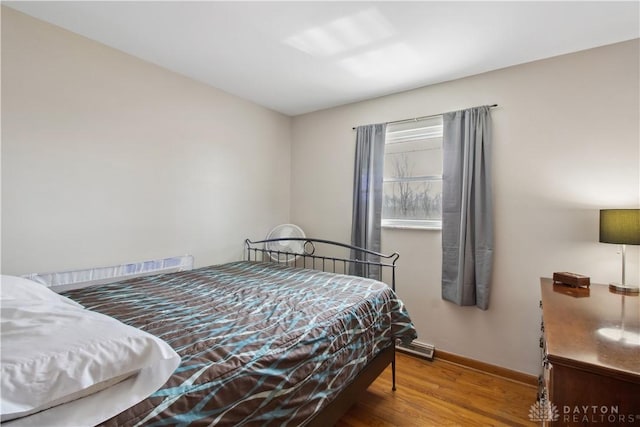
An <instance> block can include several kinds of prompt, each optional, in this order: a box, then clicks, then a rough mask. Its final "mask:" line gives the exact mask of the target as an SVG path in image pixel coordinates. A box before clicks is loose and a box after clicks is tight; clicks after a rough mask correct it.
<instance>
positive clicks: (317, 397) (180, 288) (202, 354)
mask: <svg viewBox="0 0 640 427" xmlns="http://www.w3.org/2000/svg"><path fill="white" fill-rule="evenodd" d="M64 295H66V296H68V297H70V298H72V299H73V300H76V301H78V302H79V303H81V304H83V305H84V306H85V307H87V308H89V309H91V310H95V311H98V312H101V313H104V314H107V315H109V316H112V317H115V318H116V319H118V320H120V321H122V322H123V323H125V324H129V325H132V326H135V327H137V328H140V329H142V330H144V331H146V332H149V333H151V334H153V335H155V336H157V337H159V338H161V339H163V340H164V341H166V342H167V343H168V344H169V345H170V346H171V347H173V349H174V350H175V351H176V352H177V353H178V354H179V355H180V356H181V363H180V366H179V367H178V369H177V370H176V371H175V373H174V375H173V376H172V377H171V378H170V379H169V381H168V382H167V383H166V384H165V385H164V386H163V387H161V388H160V389H159V390H158V391H157V392H155V393H154V394H152V395H151V396H150V397H149V398H147V399H146V400H144V401H142V402H140V403H139V404H137V405H135V406H133V407H131V408H129V409H128V410H126V411H124V412H122V413H120V414H119V415H117V416H115V417H114V418H112V419H110V420H108V421H107V422H105V423H104V425H106V426H138V425H145V426H161V425H187V424H189V425H194V426H196V425H218V426H254V425H256V426H257V425H261V426H262V425H273V426H286V425H291V426H299V425H304V424H305V423H307V422H308V421H309V420H310V419H311V418H313V416H314V415H315V414H316V413H317V412H318V411H320V410H321V409H322V408H324V407H325V406H326V405H327V404H328V403H330V402H331V401H332V400H333V399H334V398H335V396H336V395H337V394H338V393H339V392H340V390H342V388H343V387H345V386H346V385H347V384H348V383H349V382H350V381H351V380H352V379H353V378H354V377H355V376H356V375H357V374H358V372H359V371H360V370H362V368H363V367H364V366H365V365H366V364H367V363H368V362H369V361H371V360H372V359H373V358H374V357H375V355H376V354H378V352H379V351H380V350H381V349H383V348H385V347H387V346H389V345H392V343H393V340H394V339H396V338H399V339H402V340H405V341H411V340H413V339H414V338H415V337H416V333H415V329H414V327H413V325H412V323H411V320H410V318H409V316H408V313H407V312H406V309H405V307H404V305H403V303H402V302H401V301H400V300H399V299H398V298H397V297H396V295H395V294H394V292H393V291H392V290H391V288H390V287H388V286H387V285H386V284H384V283H382V282H378V281H375V280H371V279H364V278H360V277H354V276H347V275H336V274H333V273H326V272H321V271H315V270H305V269H298V268H292V267H288V266H285V265H280V264H272V263H258V262H248V261H242V262H235V263H229V264H223V265H218V266H210V267H205V268H200V269H196V270H191V271H186V272H178V273H171V274H164V275H157V276H149V277H144V278H135V279H130V280H127V281H124V282H119V283H114V284H109V285H101V286H94V287H89V288H84V289H78V290H73V291H68V292H65V293H64Z"/></svg>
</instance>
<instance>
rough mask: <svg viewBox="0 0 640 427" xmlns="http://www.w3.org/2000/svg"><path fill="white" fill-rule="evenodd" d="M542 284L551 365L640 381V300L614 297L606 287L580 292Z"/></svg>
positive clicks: (548, 281) (586, 289)
mask: <svg viewBox="0 0 640 427" xmlns="http://www.w3.org/2000/svg"><path fill="white" fill-rule="evenodd" d="M540 281H541V291H542V313H543V314H542V316H543V321H544V327H545V330H544V335H545V340H546V346H547V356H548V359H549V361H550V362H551V364H552V365H553V364H554V363H557V364H563V365H567V366H572V367H576V368H581V369H588V370H591V371H600V372H602V373H604V374H607V375H614V376H618V377H621V378H623V379H626V380H631V381H634V382H640V297H638V296H629V295H626V296H623V295H619V294H615V293H612V292H610V291H609V287H608V286H607V285H598V284H592V285H591V287H590V288H584V289H583V288H579V289H578V288H571V287H567V286H565V285H559V284H554V283H553V281H552V280H551V279H547V278H543V279H541V280H540Z"/></svg>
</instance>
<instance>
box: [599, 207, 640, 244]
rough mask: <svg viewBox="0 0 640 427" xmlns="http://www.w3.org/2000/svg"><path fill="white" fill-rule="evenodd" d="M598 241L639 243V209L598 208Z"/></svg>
mask: <svg viewBox="0 0 640 427" xmlns="http://www.w3.org/2000/svg"><path fill="white" fill-rule="evenodd" d="M600 241H601V242H602V243H617V244H620V245H640V209H602V210H600Z"/></svg>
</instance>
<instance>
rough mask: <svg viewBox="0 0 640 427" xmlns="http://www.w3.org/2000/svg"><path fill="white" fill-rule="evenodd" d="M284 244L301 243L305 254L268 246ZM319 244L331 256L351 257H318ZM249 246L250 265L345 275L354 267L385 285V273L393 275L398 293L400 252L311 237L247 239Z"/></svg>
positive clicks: (246, 243)
mask: <svg viewBox="0 0 640 427" xmlns="http://www.w3.org/2000/svg"><path fill="white" fill-rule="evenodd" d="M283 241H286V242H291V241H296V242H301V243H302V250H301V252H288V251H282V250H273V249H267V243H272V242H283ZM316 244H322V245H326V248H327V249H328V250H329V252H328V253H333V251H335V248H341V249H348V250H349V254H350V255H349V256H348V257H347V256H345V257H340V256H334V255H320V254H316ZM245 246H246V250H247V260H248V261H262V262H274V263H278V264H287V265H291V266H294V267H300V268H310V269H313V270H321V271H328V272H331V273H344V274H349V272H350V270H351V267H353V269H355V270H358V271H359V274H358V275H361V276H364V277H371V278H374V279H377V280H380V281H382V277H383V272H385V271H390V272H391V280H390V281H391V283H390V285H391V288H392V289H393V290H394V291H395V289H396V262H397V261H398V258H400V255H399V254H398V253H397V252H394V253H392V254H390V255H386V254H382V253H379V252H374V251H371V250H368V249H364V248H359V247H357V246H353V245H347V244H345V243H339V242H333V241H331V240H323V239H312V238H308V237H282V238H277V239H267V240H258V241H251V240H249V239H246V240H245ZM323 249H324V247H323ZM323 253H324V252H323Z"/></svg>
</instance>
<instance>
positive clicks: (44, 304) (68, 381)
mask: <svg viewBox="0 0 640 427" xmlns="http://www.w3.org/2000/svg"><path fill="white" fill-rule="evenodd" d="M4 284H5V283H3V288H4ZM44 289H46V288H44ZM38 291H39V290H38ZM49 292H51V291H49ZM3 294H4V291H3ZM35 294H37V295H35V296H36V297H38V296H40V297H43V298H41V299H33V300H31V301H28V300H26V299H18V298H5V297H4V295H3V298H2V300H1V301H0V303H1V318H2V325H1V328H2V329H1V331H2V335H1V338H2V342H1V344H2V353H1V356H0V358H1V360H2V367H1V377H0V385H1V389H0V396H1V399H0V400H1V405H0V407H1V421H6V420H9V419H13V418H17V417H23V416H25V415H29V414H31V413H33V412H36V411H39V410H42V409H46V408H48V407H50V406H52V405H54V404H57V403H63V402H65V401H67V400H68V399H69V397H71V398H74V399H75V398H78V397H82V396H83V395H84V393H85V392H86V393H92V392H95V391H97V390H96V389H97V388H99V387H100V385H105V384H106V385H110V384H112V383H113V382H114V381H119V380H121V379H123V378H126V377H127V376H128V375H131V374H133V373H136V372H138V371H141V370H145V369H147V368H150V367H152V366H154V365H155V364H160V363H162V364H163V366H164V368H163V371H164V372H166V375H165V376H163V377H162V378H154V379H153V381H155V384H153V387H152V388H151V389H150V390H145V392H146V393H148V394H146V396H142V397H141V398H138V397H136V401H135V402H128V403H127V405H128V406H130V405H132V404H135V403H137V401H140V400H142V399H143V398H144V397H147V396H148V395H149V394H151V393H153V392H154V391H155V390H157V389H158V388H159V387H160V386H162V384H164V383H165V382H166V380H167V379H168V377H169V376H170V375H171V373H172V372H173V371H174V370H175V369H176V368H177V366H178V365H179V363H180V357H179V356H178V354H177V353H176V352H175V351H173V349H172V348H171V347H169V345H168V344H167V343H165V342H164V341H162V340H160V339H158V338H156V337H154V336H153V335H150V334H148V333H146V332H144V331H141V330H139V329H137V328H133V327H131V326H127V325H125V324H123V323H121V322H119V321H117V320H116V319H113V318H111V317H109V316H105V315H103V314H100V313H97V312H93V311H90V310H86V309H84V308H81V307H78V306H75V305H73V304H69V303H67V302H66V301H62V302H60V301H59V300H55V299H54V301H53V302H52V301H51V299H50V298H49V297H47V296H46V295H42V294H40V293H38V292H36V293H35ZM72 403H74V404H75V402H72ZM67 405H69V404H67ZM128 406H125V407H120V408H118V410H117V412H115V413H114V414H112V415H115V414H117V413H118V412H121V411H122V410H124V409H126V407H128ZM54 409H56V408H52V409H50V410H49V411H53V410H54ZM45 412H48V411H45ZM45 412H41V413H39V414H36V415H33V417H36V416H37V417H39V416H41V414H44V413H45ZM25 419H26V418H25ZM16 421H18V420H16ZM85 421H86V420H85ZM95 423H97V422H94V424H95Z"/></svg>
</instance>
